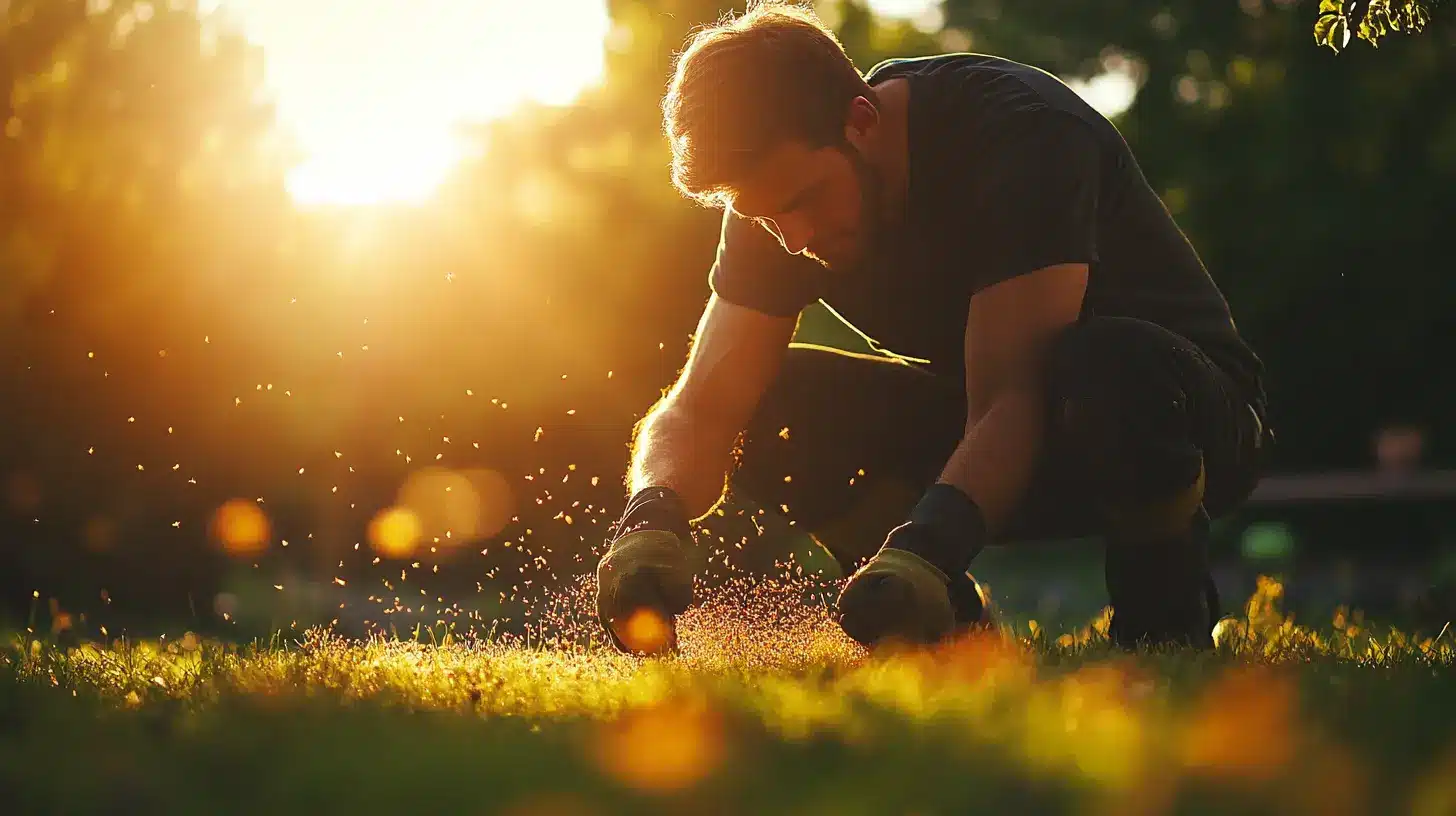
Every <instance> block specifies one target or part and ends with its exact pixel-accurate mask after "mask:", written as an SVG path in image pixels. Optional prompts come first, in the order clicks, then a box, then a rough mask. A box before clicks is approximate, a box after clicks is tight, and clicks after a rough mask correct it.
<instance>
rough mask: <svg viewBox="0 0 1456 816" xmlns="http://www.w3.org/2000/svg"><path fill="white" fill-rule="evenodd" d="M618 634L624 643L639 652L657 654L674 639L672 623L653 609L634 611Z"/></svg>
mask: <svg viewBox="0 0 1456 816" xmlns="http://www.w3.org/2000/svg"><path fill="white" fill-rule="evenodd" d="M617 636H618V637H620V638H621V639H622V644H623V645H625V646H626V647H627V648H628V649H630V650H631V651H633V652H637V653H638V654H657V653H658V652H661V651H663V650H664V649H666V648H667V647H668V646H669V645H670V644H671V641H672V624H670V623H669V622H668V621H666V620H664V619H663V617H662V616H661V615H659V614H658V613H656V612H654V611H653V610H651V609H639V610H637V611H636V612H633V613H632V616H631V617H630V618H628V619H627V623H626V624H625V625H623V626H622V629H621V631H620V632H618V633H617Z"/></svg>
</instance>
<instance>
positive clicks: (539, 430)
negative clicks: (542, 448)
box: [532, 426, 542, 442]
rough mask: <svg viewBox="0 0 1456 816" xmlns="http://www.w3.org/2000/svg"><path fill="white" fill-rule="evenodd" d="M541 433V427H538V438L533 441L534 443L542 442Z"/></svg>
mask: <svg viewBox="0 0 1456 816" xmlns="http://www.w3.org/2000/svg"><path fill="white" fill-rule="evenodd" d="M541 433H542V429H541V427H540V426H537V427H536V438H535V439H533V440H532V441H533V442H540V441H541Z"/></svg>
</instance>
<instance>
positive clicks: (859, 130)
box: [844, 96, 880, 149]
mask: <svg viewBox="0 0 1456 816" xmlns="http://www.w3.org/2000/svg"><path fill="white" fill-rule="evenodd" d="M879 123H880V110H879V108H876V107H875V103H873V102H871V101H870V100H868V99H866V98H865V97H863V96H856V97H855V98H854V99H853V100H851V101H850V103H849V115H848V116H846V117H845V119H844V138H845V141H847V142H849V143H850V144H852V145H854V146H855V147H857V148H860V149H864V147H865V140H866V138H867V137H868V136H869V132H870V131H871V130H873V129H874V127H875V125H878V124H879Z"/></svg>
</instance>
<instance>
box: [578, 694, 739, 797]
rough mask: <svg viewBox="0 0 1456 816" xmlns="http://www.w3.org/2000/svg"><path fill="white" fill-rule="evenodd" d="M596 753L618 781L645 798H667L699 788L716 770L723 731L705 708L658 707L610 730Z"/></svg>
mask: <svg viewBox="0 0 1456 816" xmlns="http://www.w3.org/2000/svg"><path fill="white" fill-rule="evenodd" d="M599 749H600V751H599V757H600V761H601V764H602V766H603V767H604V769H605V770H606V771H607V772H608V773H609V774H611V775H612V776H613V777H614V778H616V779H617V780H618V781H620V782H622V783H623V784H625V785H627V786H629V787H631V788H633V789H635V790H639V791H643V792H647V793H670V792H673V791H680V790H683V789H686V788H689V787H691V786H693V785H695V784H697V783H698V782H700V781H702V780H703V779H705V778H707V777H708V776H709V775H710V774H712V773H713V771H715V770H716V769H717V768H718V766H719V765H720V764H721V763H722V761H723V753H724V734H723V727H722V722H721V720H720V718H719V717H718V716H717V714H716V713H715V712H713V711H711V710H709V709H707V708H706V707H705V706H701V705H661V706H656V707H653V708H650V709H645V710H640V711H635V712H632V713H630V714H627V715H626V716H625V717H623V719H622V720H621V721H619V722H617V723H615V724H613V725H611V726H608V727H607V728H606V730H605V734H604V738H603V739H602V741H601V744H600V746H599Z"/></svg>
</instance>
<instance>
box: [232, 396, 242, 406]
mask: <svg viewBox="0 0 1456 816" xmlns="http://www.w3.org/2000/svg"><path fill="white" fill-rule="evenodd" d="M242 404H243V398H242V397H233V405H234V406H238V405H242Z"/></svg>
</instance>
